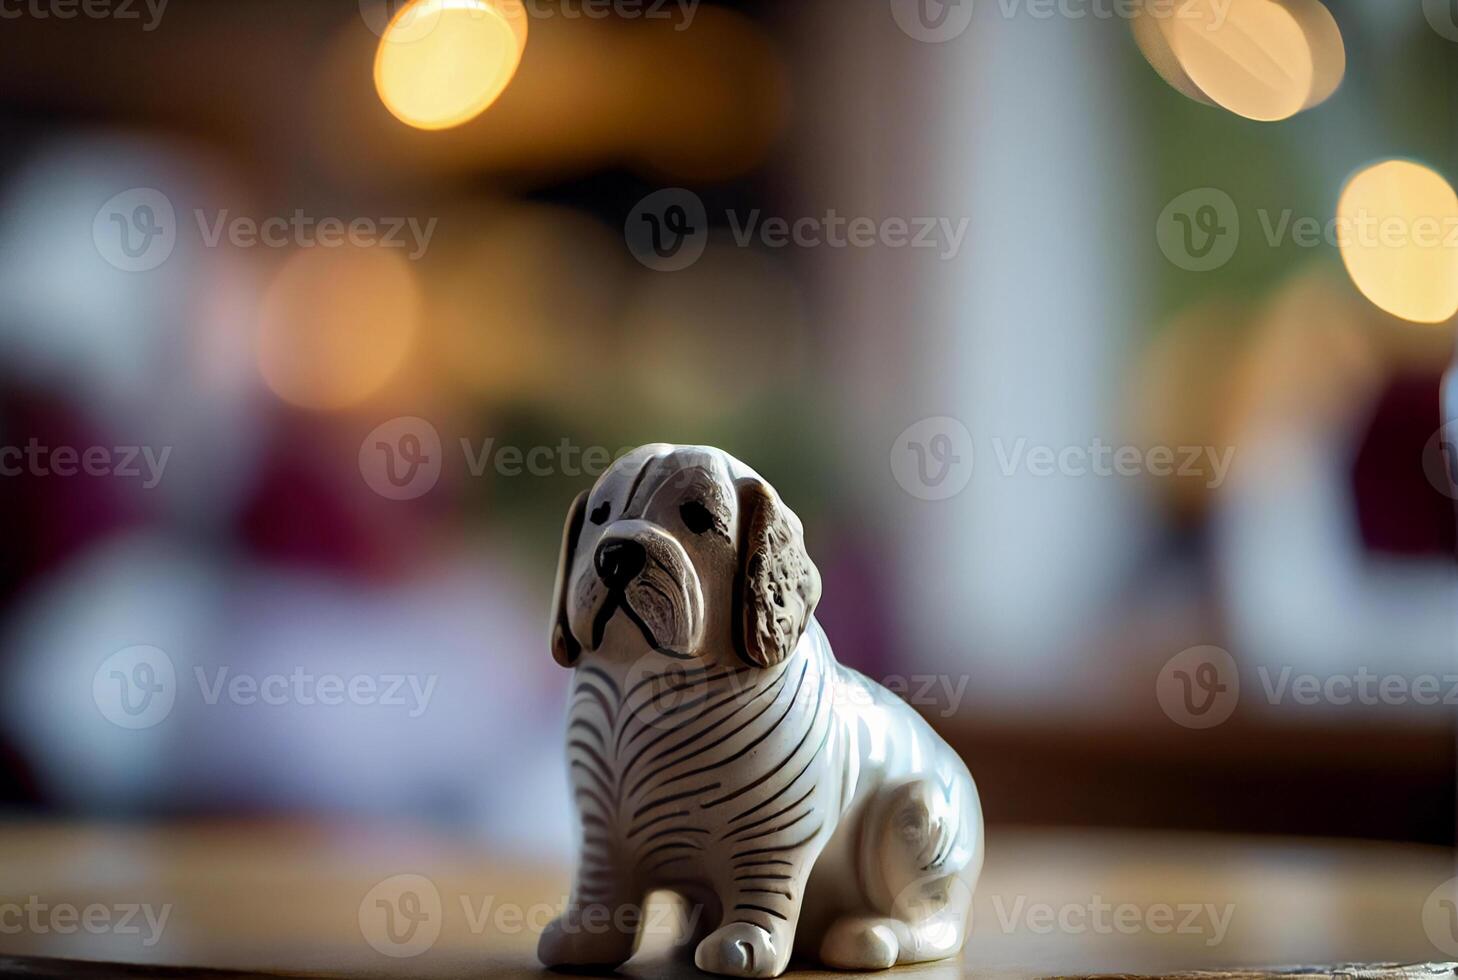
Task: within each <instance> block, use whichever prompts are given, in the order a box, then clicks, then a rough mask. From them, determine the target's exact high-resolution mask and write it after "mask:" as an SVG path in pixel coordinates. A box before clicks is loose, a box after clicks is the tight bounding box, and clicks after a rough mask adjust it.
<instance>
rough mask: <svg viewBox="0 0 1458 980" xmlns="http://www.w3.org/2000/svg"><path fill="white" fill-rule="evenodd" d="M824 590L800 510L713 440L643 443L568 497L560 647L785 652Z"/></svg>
mask: <svg viewBox="0 0 1458 980" xmlns="http://www.w3.org/2000/svg"><path fill="white" fill-rule="evenodd" d="M819 599H820V573H819V572H818V571H817V570H816V568H815V565H814V563H813V562H811V561H810V557H809V555H808V554H806V551H805V540H804V532H803V529H802V528H801V525H800V519H799V518H798V517H796V516H795V515H794V513H792V512H791V511H790V510H789V508H787V507H786V506H785V505H784V504H783V503H782V502H781V501H780V498H779V494H777V493H775V491H774V488H773V487H771V486H770V485H769V484H767V483H765V482H764V480H762V479H761V478H760V477H759V475H758V474H756V473H755V472H754V471H753V470H751V469H750V468H749V467H747V466H745V465H744V464H743V463H741V462H739V461H738V460H737V459H735V458H734V457H732V456H730V455H729V454H728V453H725V452H723V451H721V450H718V449H713V448H710V447H707V446H670V445H666V444H663V443H655V444H653V445H648V446H641V447H639V448H638V449H635V450H633V451H632V452H630V453H628V454H626V455H624V456H622V457H621V458H619V459H618V460H617V461H616V462H615V463H613V465H612V466H611V467H610V468H609V469H608V471H607V472H606V473H604V474H603V475H602V477H601V478H600V479H599V480H598V481H597V484H596V485H595V486H594V487H593V488H592V490H591V491H583V492H582V493H581V494H579V495H578V497H577V499H576V500H575V501H573V503H572V509H571V510H570V512H569V513H568V515H567V524H566V527H565V528H564V530H563V533H562V553H561V558H560V561H559V564H558V568H557V585H556V590H555V596H554V598H553V613H552V656H553V657H555V658H556V660H557V662H558V663H560V664H562V665H563V666H564V667H570V666H574V665H575V664H576V663H577V662H578V660H579V658H581V657H582V656H583V655H584V654H592V653H597V652H602V653H603V654H604V655H610V654H613V653H618V652H620V651H618V650H616V649H614V648H615V647H616V646H623V645H626V646H627V647H628V648H629V650H628V652H629V653H635V654H640V653H641V652H643V651H644V650H656V651H657V652H658V653H660V654H663V655H664V656H667V657H672V658H675V659H679V660H691V659H696V658H703V659H705V660H721V661H722V660H727V659H730V658H734V657H737V658H738V659H740V660H742V661H744V662H745V663H749V664H752V665H755V666H760V667H768V666H771V665H773V664H776V663H779V662H780V661H782V660H784V659H785V658H786V657H788V656H789V655H790V654H791V653H792V652H793V651H794V649H795V645H796V643H798V642H799V639H800V636H801V634H802V633H803V632H804V631H805V627H806V624H808V623H809V621H810V616H811V613H813V612H814V610H815V604H816V602H818V601H819Z"/></svg>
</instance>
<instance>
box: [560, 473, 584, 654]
mask: <svg viewBox="0 0 1458 980" xmlns="http://www.w3.org/2000/svg"><path fill="white" fill-rule="evenodd" d="M586 513H587V491H586V490H584V491H582V492H581V493H579V494H578V495H577V499H576V500H574V501H572V507H571V509H569V510H568V511H567V523H566V525H565V526H564V527H563V528H562V551H561V554H560V555H558V557H557V584H556V586H555V587H554V589H553V591H552V659H553V660H555V661H557V663H559V664H561V665H562V666H563V667H571V666H572V665H573V664H574V663H576V662H577V657H578V655H580V654H581V653H582V644H580V643H578V642H577V637H575V636H573V635H572V627H571V625H570V624H569V623H568V622H567V580H568V579H569V578H570V577H571V576H572V556H573V555H574V554H575V553H576V551H577V539H578V537H579V536H580V535H581V534H582V518H583V516H584V515H585V514H586Z"/></svg>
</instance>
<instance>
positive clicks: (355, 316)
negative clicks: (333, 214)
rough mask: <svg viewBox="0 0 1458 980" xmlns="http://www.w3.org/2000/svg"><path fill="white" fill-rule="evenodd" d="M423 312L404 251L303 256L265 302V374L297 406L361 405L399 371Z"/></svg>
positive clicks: (308, 252)
mask: <svg viewBox="0 0 1458 980" xmlns="http://www.w3.org/2000/svg"><path fill="white" fill-rule="evenodd" d="M420 307H421V300H420V289H419V286H418V285H417V283H416V281H415V272H414V270H413V269H412V268H411V267H410V264H409V262H408V260H406V259H405V258H404V257H403V256H402V255H400V254H399V253H398V252H396V251H390V250H387V249H381V248H354V247H345V248H322V247H316V248H310V249H304V250H301V251H298V252H295V253H294V254H293V255H292V256H290V257H289V259H288V260H287V261H286V262H285V263H284V265H283V267H282V268H280V269H279V271H278V274H277V275H276V276H275V277H274V280H273V282H272V283H271V284H270V285H269V287H268V291H267V292H266V293H265V294H264V297H263V303H262V308H261V313H260V318H259V333H258V367H259V371H260V372H261V373H262V375H263V380H264V382H265V383H266V384H267V385H268V387H269V388H270V389H272V390H273V392H274V393H275V394H277V395H278V396H279V397H280V398H282V399H284V400H285V401H287V402H290V403H291V404H294V405H298V406H301V407H304V408H313V409H338V408H346V407H348V406H350V405H354V404H357V403H359V402H361V401H363V400H364V399H365V398H368V397H369V396H370V395H372V394H374V393H375V392H377V391H379V390H380V389H381V388H383V387H384V386H385V384H386V383H387V382H389V381H390V379H391V378H393V377H394V376H395V374H396V372H397V371H399V369H400V366H401V364H402V363H403V362H404V360H405V357H406V355H407V354H408V353H409V351H410V348H411V345H412V343H413V341H414V338H415V334H416V332H417V330H418V329H419V323H420Z"/></svg>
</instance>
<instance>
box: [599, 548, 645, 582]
mask: <svg viewBox="0 0 1458 980" xmlns="http://www.w3.org/2000/svg"><path fill="white" fill-rule="evenodd" d="M647 557H648V556H647V554H646V553H645V552H644V551H643V546H642V545H641V544H639V543H638V542H636V541H628V540H625V539H623V538H614V539H613V540H611V541H604V542H603V543H602V544H601V545H600V546H599V547H598V549H597V557H596V558H595V559H594V562H595V564H596V565H597V576H598V578H600V579H602V580H603V581H604V582H606V583H607V584H608V585H609V586H611V587H612V588H614V589H621V588H622V587H623V586H625V585H627V584H628V583H629V582H631V581H632V580H633V576H634V575H637V574H638V573H639V572H641V571H642V570H643V562H644V561H646V560H647Z"/></svg>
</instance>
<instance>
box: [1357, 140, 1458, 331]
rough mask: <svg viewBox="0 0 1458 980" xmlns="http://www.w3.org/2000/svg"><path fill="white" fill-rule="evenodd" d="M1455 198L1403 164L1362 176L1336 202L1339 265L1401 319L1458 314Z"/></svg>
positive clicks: (1436, 179)
mask: <svg viewBox="0 0 1458 980" xmlns="http://www.w3.org/2000/svg"><path fill="white" fill-rule="evenodd" d="M1455 228H1458V195H1455V194H1454V193H1453V188H1452V186H1451V185H1450V184H1449V183H1448V182H1447V181H1446V180H1444V179H1443V178H1442V177H1441V176H1440V175H1439V174H1437V173H1435V172H1433V171H1432V170H1430V169H1428V168H1427V167H1424V166H1422V165H1421V164H1418V163H1412V162H1411V161H1408V160H1386V161H1383V162H1381V163H1376V164H1373V165H1371V166H1369V167H1366V168H1365V169H1363V170H1361V171H1359V172H1358V173H1357V174H1356V175H1355V176H1353V177H1352V178H1351V180H1349V181H1347V186H1346V187H1345V188H1344V189H1343V190H1342V195H1341V199H1340V200H1339V201H1338V203H1337V224H1336V235H1337V243H1338V246H1339V247H1340V249H1341V253H1342V262H1343V263H1345V265H1346V267H1347V273H1348V275H1350V276H1351V277H1352V282H1354V283H1355V284H1356V286H1357V288H1358V289H1359V290H1361V291H1362V295H1364V296H1366V297H1367V298H1368V299H1369V300H1371V301H1372V302H1373V303H1374V304H1376V305H1377V306H1378V307H1380V308H1381V309H1383V310H1385V311H1387V312H1388V313H1391V314H1392V315H1393V316H1398V317H1402V318H1403V319H1404V320H1414V321H1416V322H1418V323H1442V322H1444V321H1446V320H1448V319H1450V318H1451V317H1452V316H1453V314H1454V313H1455V312H1458V248H1454V247H1453V245H1452V243H1451V242H1450V241H1449V238H1450V236H1451V234H1452V232H1453V230H1454V229H1455Z"/></svg>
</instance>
